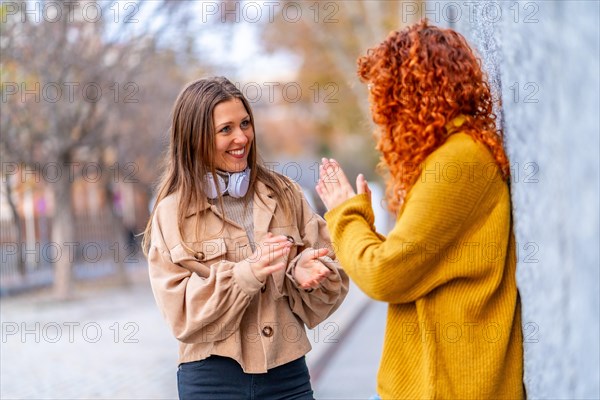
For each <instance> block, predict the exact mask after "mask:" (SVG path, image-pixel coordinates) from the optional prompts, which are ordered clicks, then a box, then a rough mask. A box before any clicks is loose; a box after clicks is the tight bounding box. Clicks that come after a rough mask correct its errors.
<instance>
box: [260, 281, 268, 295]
mask: <svg viewBox="0 0 600 400" xmlns="http://www.w3.org/2000/svg"><path fill="white" fill-rule="evenodd" d="M266 290H267V284H266V283H265V284H264V285H263V286H262V287H261V288H260V291H261V292H263V293H264V292H265V291H266Z"/></svg>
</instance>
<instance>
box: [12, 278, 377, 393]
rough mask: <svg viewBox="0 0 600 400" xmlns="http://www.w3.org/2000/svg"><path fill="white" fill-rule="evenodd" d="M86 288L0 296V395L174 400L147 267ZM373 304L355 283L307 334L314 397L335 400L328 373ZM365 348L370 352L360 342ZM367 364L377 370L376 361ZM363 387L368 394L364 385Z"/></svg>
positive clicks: (170, 348)
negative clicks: (71, 294)
mask: <svg viewBox="0 0 600 400" xmlns="http://www.w3.org/2000/svg"><path fill="white" fill-rule="evenodd" d="M86 286H87V287H88V288H87V289H85V290H79V291H78V294H77V298H76V299H74V300H72V301H69V302H57V301H54V300H50V297H49V296H48V294H47V293H48V292H45V294H44V293H42V294H40V293H38V294H33V293H32V294H25V295H21V296H18V297H5V298H2V299H0V321H1V323H2V341H1V343H0V346H1V351H0V382H1V385H0V398H2V399H61V400H65V399H175V398H177V387H176V365H177V341H176V340H175V339H174V338H173V337H172V335H171V332H170V330H169V328H168V327H167V324H166V322H165V321H164V320H163V318H162V316H161V315H160V312H159V311H158V309H157V307H156V304H155V302H154V298H153V296H152V291H151V290H150V286H149V283H148V281H147V277H146V276H145V272H144V271H141V274H140V272H139V271H138V273H137V275H136V283H135V284H133V285H132V286H130V287H128V288H114V287H113V288H103V289H99V288H96V289H90V288H89V287H90V284H87V285H86ZM371 303H372V302H371V301H370V300H368V299H367V298H366V297H365V296H364V295H363V294H362V293H361V292H360V290H358V288H356V287H355V286H353V287H352V288H351V290H350V294H349V295H348V297H347V299H346V301H345V302H344V303H343V304H342V306H341V307H340V309H339V310H338V311H337V312H336V313H335V314H334V315H333V316H332V317H331V318H329V320H327V321H325V322H324V323H322V324H321V325H320V326H319V327H317V328H315V329H314V330H311V331H308V336H309V338H310V339H311V341H312V342H313V351H311V352H310V353H309V355H308V356H307V362H308V364H309V368H310V369H311V375H312V376H313V385H314V386H315V387H317V385H319V387H324V388H326V389H327V390H326V391H324V392H323V394H324V396H325V397H323V396H320V397H319V398H323V399H324V398H340V397H335V396H336V395H335V394H336V390H343V389H344V388H342V387H341V386H342V382H345V380H346V379H345V378H342V380H338V379H336V380H335V381H333V382H336V383H335V385H331V382H332V381H331V378H329V377H328V376H330V375H328V370H329V369H331V368H334V369H335V370H337V371H338V372H339V371H341V372H343V369H340V367H339V365H337V366H336V364H335V360H336V357H334V355H335V354H336V353H337V352H339V351H340V349H347V348H348V347H347V345H346V340H347V339H350V338H351V336H350V335H349V332H350V331H354V330H355V329H358V327H359V326H360V324H361V323H362V322H361V321H363V320H365V318H364V315H366V314H367V312H368V310H370V309H371V306H370V305H369V304H371ZM359 316H362V317H361V318H359V319H357V317H359ZM357 321H358V324H356V322H357ZM378 328H379V329H381V331H382V330H383V327H378ZM364 351H369V350H368V348H367V347H366V346H364V345H363V346H362V348H361V349H360V352H364ZM379 352H380V350H379V349H375V350H374V354H376V353H379ZM359 358H362V356H360V357H359ZM338 364H339V362H338ZM363 369H365V367H364V366H363ZM366 369H370V370H373V371H375V370H376V365H375V364H374V365H373V366H370V367H368V368H366ZM368 381H369V382H367V383H363V384H369V385H370V384H371V383H372V382H371V381H372V379H371V378H369V379H368ZM354 385H361V383H360V382H358V381H357V382H354ZM343 386H344V387H347V385H346V384H345V383H344V384H343ZM366 391H367V392H368V393H370V392H372V389H371V388H370V386H369V387H368V388H366ZM340 393H342V392H340ZM330 396H334V397H330Z"/></svg>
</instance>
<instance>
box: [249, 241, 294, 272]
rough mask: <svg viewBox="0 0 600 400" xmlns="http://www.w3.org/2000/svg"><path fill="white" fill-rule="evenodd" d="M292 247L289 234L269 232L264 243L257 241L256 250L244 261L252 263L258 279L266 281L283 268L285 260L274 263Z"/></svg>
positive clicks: (251, 266) (251, 265)
mask: <svg viewBox="0 0 600 400" xmlns="http://www.w3.org/2000/svg"><path fill="white" fill-rule="evenodd" d="M291 247H292V243H291V242H290V241H289V240H288V238H287V236H283V235H278V236H273V234H272V233H271V232H269V233H267V237H266V239H265V240H264V241H263V242H262V243H256V250H255V251H254V253H252V255H251V256H250V257H248V258H246V259H245V260H244V261H245V262H248V263H249V264H250V268H251V269H252V272H253V273H254V276H255V277H256V279H258V280H259V281H261V282H264V281H265V280H266V279H267V277H268V276H269V275H271V274H272V273H274V272H276V271H279V270H282V269H283V268H284V267H285V266H286V263H285V262H279V263H277V264H273V265H271V264H272V262H273V261H274V260H276V259H278V258H281V257H283V256H285V255H287V254H288V253H289V251H290V248H291Z"/></svg>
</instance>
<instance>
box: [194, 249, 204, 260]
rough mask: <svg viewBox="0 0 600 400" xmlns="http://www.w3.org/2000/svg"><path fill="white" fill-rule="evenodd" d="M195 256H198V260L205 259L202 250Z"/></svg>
mask: <svg viewBox="0 0 600 400" xmlns="http://www.w3.org/2000/svg"><path fill="white" fill-rule="evenodd" d="M194 257H196V260H199V261H203V260H204V253H203V252H201V251H199V252H197V253H196V255H195V256H194Z"/></svg>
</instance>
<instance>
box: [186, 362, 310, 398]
mask: <svg viewBox="0 0 600 400" xmlns="http://www.w3.org/2000/svg"><path fill="white" fill-rule="evenodd" d="M177 389H178V391H179V398H180V399H181V400H202V399H210V400H220V399H223V400H237V399H240V400H242V399H243V400H246V399H248V400H255V399H256V400H275V399H277V400H283V399H285V400H313V399H314V398H313V391H312V388H311V386H310V376H309V374H308V368H307V367H306V361H305V359H304V357H300V358H299V359H297V360H295V361H292V362H289V363H287V364H284V365H281V366H279V367H275V368H272V369H270V370H268V371H267V372H266V373H264V374H246V373H244V371H242V367H240V365H239V364H238V363H237V362H236V361H235V360H233V359H231V358H227V357H219V356H211V357H208V358H206V359H204V360H200V361H193V362H188V363H182V364H180V365H179V368H178V369H177Z"/></svg>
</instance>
